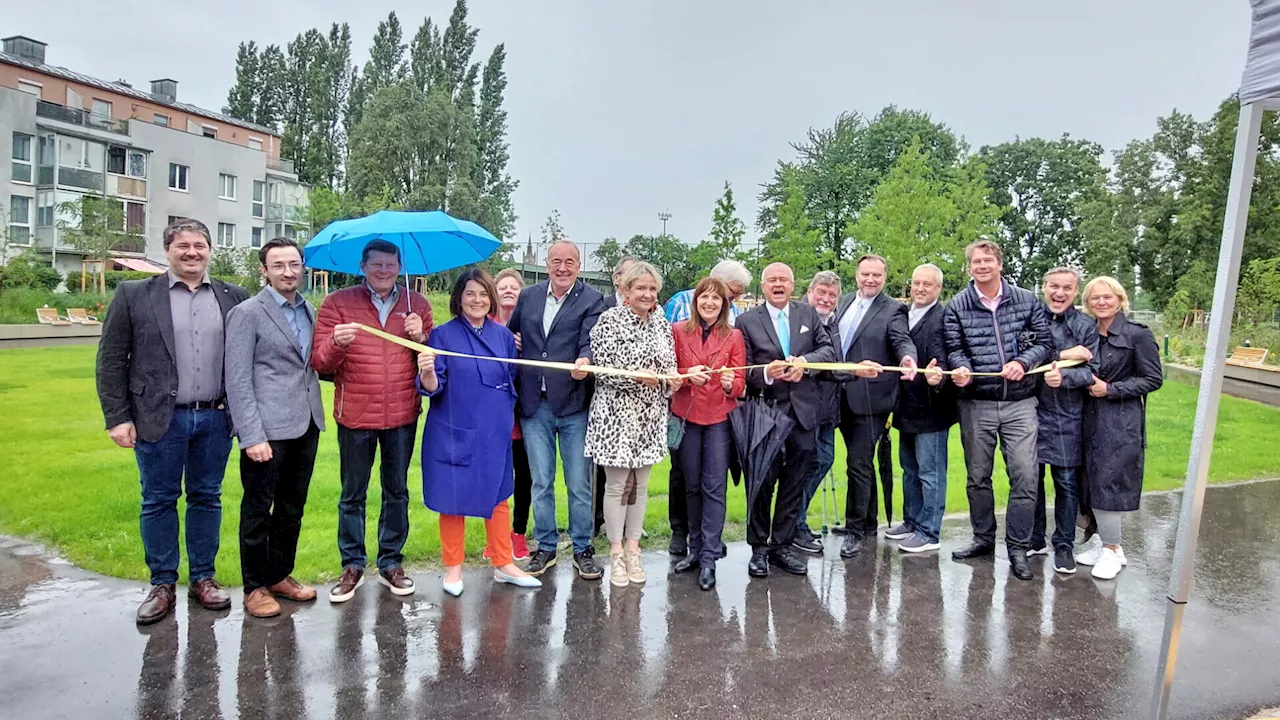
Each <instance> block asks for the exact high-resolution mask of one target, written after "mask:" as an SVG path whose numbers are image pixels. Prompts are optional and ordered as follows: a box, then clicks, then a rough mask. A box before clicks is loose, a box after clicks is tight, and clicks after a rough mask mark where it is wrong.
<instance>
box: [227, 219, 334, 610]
mask: <svg viewBox="0 0 1280 720" xmlns="http://www.w3.org/2000/svg"><path fill="white" fill-rule="evenodd" d="M258 259H259V261H260V262H261V263H262V275H263V278H264V279H266V281H267V286H266V287H265V288H263V289H262V292H260V293H258V294H257V296H255V297H253V298H251V299H249V300H247V301H245V302H244V303H242V304H241V305H239V306H237V307H236V308H235V309H233V310H232V311H231V314H229V315H228V316H227V348H226V368H227V378H226V384H227V406H228V408H229V409H230V411H231V419H232V423H233V424H234V426H235V431H236V435H237V436H238V437H239V438H240V481H241V483H243V484H244V499H243V500H242V501H241V503H240V567H241V573H242V574H243V576H244V609H245V613H246V614H248V615H252V616H253V617H272V616H275V615H279V614H280V603H279V602H277V601H276V598H277V597H283V598H286V599H289V600H293V601H295V602H307V601H310V600H314V599H315V598H316V591H315V589H314V588H310V587H306V586H304V585H301V584H299V583H298V582H297V581H296V580H294V579H293V578H292V577H291V576H290V573H292V572H293V564H294V558H295V556H296V554H297V550H298V533H299V531H300V530H301V529H302V511H303V508H304V507H305V506H306V504H307V489H308V487H309V486H310V485H311V471H312V468H313V467H314V466H315V462H316V446H317V444H318V443H319V440H320V432H321V431H322V430H324V406H323V405H322V404H321V402H320V382H319V378H318V377H317V375H316V371H315V369H314V368H312V367H311V363H310V354H311V337H312V334H313V332H314V328H315V313H314V311H313V310H312V308H311V305H310V304H309V303H307V300H306V298H304V297H303V296H302V293H300V292H298V287H299V285H300V284H301V282H302V251H301V250H299V248H298V244H297V243H296V242H294V241H292V240H289V239H287V238H281V237H278V238H274V239H272V240H270V241H268V242H267V243H266V244H265V245H263V246H262V250H260V251H259V252H258Z"/></svg>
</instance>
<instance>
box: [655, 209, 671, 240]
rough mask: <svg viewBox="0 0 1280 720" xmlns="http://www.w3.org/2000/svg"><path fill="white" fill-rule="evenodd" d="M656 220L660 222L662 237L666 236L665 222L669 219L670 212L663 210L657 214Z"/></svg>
mask: <svg viewBox="0 0 1280 720" xmlns="http://www.w3.org/2000/svg"><path fill="white" fill-rule="evenodd" d="M658 219H659V220H661V221H662V236H663V237H666V236H667V221H668V220H670V219H671V211H670V210H663V211H662V212H660V213H658Z"/></svg>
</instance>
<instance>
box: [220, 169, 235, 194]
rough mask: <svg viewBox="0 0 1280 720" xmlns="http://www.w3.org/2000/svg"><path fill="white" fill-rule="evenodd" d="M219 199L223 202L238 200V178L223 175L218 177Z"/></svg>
mask: <svg viewBox="0 0 1280 720" xmlns="http://www.w3.org/2000/svg"><path fill="white" fill-rule="evenodd" d="M218 197H220V198H222V199H223V200H235V199H236V176H235V175H228V174H226V173H222V174H220V175H218Z"/></svg>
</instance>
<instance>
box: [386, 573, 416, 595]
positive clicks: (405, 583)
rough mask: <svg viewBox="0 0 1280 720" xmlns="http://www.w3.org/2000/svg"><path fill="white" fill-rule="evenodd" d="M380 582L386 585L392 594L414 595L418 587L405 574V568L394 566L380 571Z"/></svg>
mask: <svg viewBox="0 0 1280 720" xmlns="http://www.w3.org/2000/svg"><path fill="white" fill-rule="evenodd" d="M378 582H380V583H382V584H383V585H386V586H387V588H388V589H389V590H391V594H392V595H412V594H413V591H414V590H415V589H416V588H415V587H414V586H413V581H412V580H410V579H409V576H408V575H405V574H404V568H402V567H393V568H391V569H390V570H379V571H378Z"/></svg>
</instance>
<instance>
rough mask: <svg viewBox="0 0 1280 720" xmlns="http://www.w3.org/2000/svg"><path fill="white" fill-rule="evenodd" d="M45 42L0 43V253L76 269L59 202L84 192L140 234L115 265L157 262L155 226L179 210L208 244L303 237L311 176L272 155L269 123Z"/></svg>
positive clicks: (160, 250)
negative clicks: (115, 76) (187, 99)
mask: <svg viewBox="0 0 1280 720" xmlns="http://www.w3.org/2000/svg"><path fill="white" fill-rule="evenodd" d="M47 49H48V48H47V46H46V45H45V44H44V43H41V42H39V41H36V40H32V39H31V38H27V37H22V36H15V37H9V38H5V39H4V40H3V51H0V148H3V147H9V148H10V149H11V159H10V162H9V163H3V164H0V207H2V208H3V217H4V219H5V220H6V223H5V226H4V230H5V231H6V232H5V233H4V240H3V241H0V248H2V249H0V262H8V260H9V259H10V258H12V257H16V256H17V255H19V254H21V253H22V252H25V251H28V250H35V251H36V253H37V254H38V255H39V256H40V257H42V258H45V259H47V260H48V261H49V262H50V263H51V264H52V265H53V266H54V267H56V268H57V269H58V270H60V271H61V272H63V273H64V274H65V273H67V272H69V271H72V270H79V269H80V268H81V261H82V260H83V259H84V258H83V254H82V253H80V252H78V251H77V250H76V249H75V248H73V247H71V246H70V245H69V244H67V242H66V239H65V237H63V236H64V235H65V232H64V231H60V230H59V221H63V222H64V223H65V222H69V221H70V218H68V217H65V215H64V214H63V213H61V212H60V210H59V207H60V205H61V204H62V203H65V202H67V201H72V200H75V199H76V198H77V197H80V196H83V195H85V194H96V195H102V196H105V197H109V198H114V199H116V200H117V201H119V202H120V203H121V205H122V207H123V210H124V213H123V216H124V222H125V226H126V228H127V229H130V230H132V231H134V232H137V233H138V234H139V235H141V236H142V241H141V242H139V243H137V244H136V245H134V246H131V247H123V248H120V250H119V251H118V253H117V254H118V257H117V258H115V262H114V263H113V265H115V266H116V267H120V268H133V269H147V270H153V271H156V270H160V269H162V268H164V267H165V266H166V263H165V258H164V247H163V239H162V234H163V230H164V227H165V226H166V225H167V224H169V222H170V221H171V220H172V219H173V218H177V217H190V218H196V219H198V220H200V221H202V222H204V223H205V224H206V225H208V226H209V230H210V232H211V234H212V235H213V241H214V245H215V247H225V248H233V249H236V250H237V251H240V250H247V249H249V248H252V247H258V246H260V245H261V244H262V243H263V242H265V241H266V240H267V239H270V238H272V237H276V236H279V235H283V236H285V237H290V238H294V239H297V240H299V241H305V240H306V239H307V237H308V236H309V233H310V228H308V226H307V222H306V217H305V216H306V205H307V198H308V192H309V188H308V187H307V186H306V185H305V184H303V183H301V182H299V181H298V177H297V175H295V174H294V172H293V167H292V164H291V163H290V162H289V161H287V160H283V159H281V158H280V136H279V135H278V134H277V133H276V132H275V131H274V130H272V129H270V128H266V127H263V126H261V125H256V124H254V123H249V122H245V121H243V120H237V119H234V118H231V117H227V116H226V115H223V114H222V113H216V112H213V111H211V110H206V109H204V108H200V107H197V106H195V105H190V104H187V103H183V102H179V100H178V82H177V81H176V80H173V79H169V78H164V79H160V80H154V81H152V83H151V88H150V91H149V92H144V91H141V90H136V89H134V88H133V87H132V86H131V85H130V84H129V83H127V82H125V81H123V80H117V81H115V82H107V81H104V80H99V79H97V78H93V77H90V76H88V75H83V74H80V73H78V72H74V71H71V70H68V69H66V68H62V67H58V66H54V65H50V64H48V63H46V61H45V56H46V52H47ZM126 228H122V229H126Z"/></svg>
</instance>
